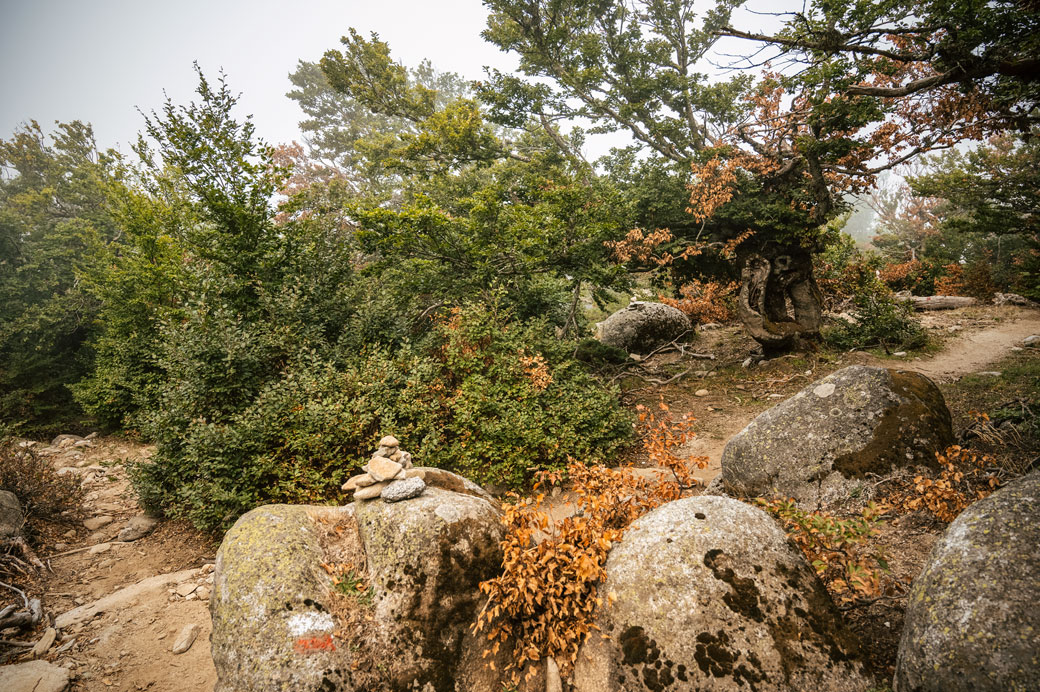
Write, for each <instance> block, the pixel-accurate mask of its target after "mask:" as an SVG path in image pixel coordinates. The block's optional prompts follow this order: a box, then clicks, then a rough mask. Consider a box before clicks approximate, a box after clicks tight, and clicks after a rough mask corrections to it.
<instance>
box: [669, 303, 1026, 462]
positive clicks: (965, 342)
mask: <svg viewBox="0 0 1040 692" xmlns="http://www.w3.org/2000/svg"><path fill="white" fill-rule="evenodd" d="M975 311H977V310H975V309H972V310H971V311H970V312H966V311H963V310H950V311H946V312H943V313H941V314H930V315H927V316H926V317H925V320H924V321H925V324H926V325H929V326H930V327H931V328H932V329H934V330H940V331H945V332H949V330H951V329H955V330H957V331H956V332H953V333H955V334H956V336H953V337H952V338H950V339H949V340H948V341H947V342H946V343H945V344H944V345H943V349H942V350H941V351H940V352H939V353H937V354H935V355H933V356H929V357H923V358H912V359H910V360H908V361H902V362H901V361H894V360H892V359H880V358H875V357H872V356H869V355H867V354H855V355H856V357H855V358H853V359H852V361H853V362H856V363H861V364H871V365H880V366H883V367H889V368H892V367H899V368H902V369H905V370H913V371H916V372H920V373H922V374H923V375H927V376H928V377H930V378H932V379H933V380H935V381H936V382H939V383H949V382H952V381H956V380H957V379H959V378H960V377H963V376H964V375H968V374H971V373H975V372H980V371H984V370H985V369H986V366H988V365H990V364H992V363H995V362H997V361H999V360H1000V359H1002V358H1004V357H1005V356H1007V355H1008V354H1009V353H1010V352H1011V349H1012V348H1014V347H1021V346H1022V340H1023V339H1025V338H1026V337H1028V336H1031V335H1033V334H1040V310H1028V309H1020V308H1002V309H999V310H998V311H997V317H996V318H995V319H998V320H1000V321H999V322H997V323H996V324H993V325H992V326H986V327H983V328H982V329H979V330H977V331H974V330H973V331H962V329H964V328H963V327H962V326H961V323H962V321H963V322H969V323H970V322H972V321H974V320H975V319H977V318H974V317H972V316H971V314H972V313H973V312H975ZM823 374H824V373H817V374H815V375H814V376H813V377H812V379H817V378H818V377H822V376H823ZM809 381H810V380H808V379H806V380H805V382H804V384H808V382H809ZM776 400H777V401H782V400H783V399H782V398H781V397H777V399H776ZM706 401H707V405H708V406H711V404H712V401H717V398H710V399H707V400H706ZM772 403H775V402H772ZM772 403H770V405H772ZM756 415H758V412H757V411H755V410H753V409H747V408H737V409H736V410H734V411H733V414H732V415H729V416H722V417H718V418H716V419H715V420H713V421H712V428H711V433H710V434H704V433H701V434H699V435H698V436H697V438H696V439H694V440H693V441H692V442H691V443H690V444H689V445H688V446H687V447H686V448H685V449H684V450H683V452H684V454H686V455H687V456H689V457H696V456H706V457H708V459H709V462H708V467H707V468H706V469H704V470H703V471H701V472H699V473H697V474H695V475H696V476H697V477H698V478H699V479H700V480H702V481H704V482H710V481H711V480H712V479H713V478H714V477H715V476H717V475H718V474H719V472H720V471H721V461H722V450H723V449H724V448H725V447H726V442H728V441H729V439H730V438H731V437H733V436H734V435H736V434H737V433H738V432H740V431H741V430H743V429H744V427H745V426H746V425H747V424H748V423H750V422H751V421H752V420H753V419H754V418H755V416H756Z"/></svg>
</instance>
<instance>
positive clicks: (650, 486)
mask: <svg viewBox="0 0 1040 692" xmlns="http://www.w3.org/2000/svg"><path fill="white" fill-rule="evenodd" d="M658 408H659V412H658V413H656V414H655V413H653V412H651V411H650V410H649V409H647V408H645V407H639V411H640V413H639V421H640V423H641V432H642V436H643V446H644V448H645V449H646V451H647V454H648V455H649V457H650V460H651V463H654V464H657V465H660V466H663V467H665V468H668V469H669V470H670V471H671V472H672V479H668V478H667V477H666V476H664V474H662V478H661V479H660V481H661V482H659V483H655V482H652V481H650V480H648V479H646V478H640V477H638V476H635V475H634V474H632V473H630V472H629V471H628V470H626V469H610V468H605V467H603V466H592V465H586V464H583V463H580V462H573V463H571V464H570V465H569V466H568V468H567V476H568V480H569V481H570V484H571V490H572V492H573V493H574V495H575V502H576V504H577V505H578V507H579V511H578V512H577V513H575V514H574V515H573V516H571V517H567V518H565V519H563V520H561V521H554V520H553V519H552V517H551V516H550V514H549V513H548V511H547V510H546V508H545V507H544V504H543V503H544V501H545V495H544V494H541V493H539V494H536V495H535V496H534V497H529V498H525V499H520V498H516V501H515V502H514V503H513V504H511V505H508V506H507V507H506V513H505V518H504V522H505V524H506V527H507V528H506V538H505V541H504V542H503V546H502V547H503V552H504V555H503V561H502V564H503V572H502V574H501V575H500V576H498V577H496V578H494V579H490V580H488V581H486V582H483V583H482V584H481V585H480V589H481V591H483V592H484V593H485V594H487V596H488V603H487V606H486V607H485V608H484V610H483V611H481V613H480V615H479V616H478V618H477V628H478V629H482V630H486V631H487V635H486V636H487V641H488V642H489V644H488V647H489V648H488V649H487V650H486V651H485V655H493V654H494V653H497V652H498V650H499V649H500V648H501V647H502V645H504V644H505V645H509V644H510V642H511V644H512V647H513V649H512V652H511V656H510V663H511V666H512V670H513V682H514V684H515V683H517V682H519V675H520V671H521V670H523V668H524V664H525V663H526V662H527V661H531V660H535V661H536V660H539V659H541V658H543V657H545V656H552V657H553V658H554V659H555V660H556V661H557V662H558V663H559V664H560V668H561V673H562V674H563V676H564V677H567V676H568V675H569V674H570V672H571V670H572V668H573V665H574V662H575V660H576V659H577V655H578V649H579V647H580V646H581V643H582V642H583V641H584V640H585V637H586V636H588V634H589V633H590V631H591V630H592V628H593V624H592V623H593V615H594V613H595V609H596V608H597V607H598V606H599V604H600V602H601V600H602V599H601V598H600V597H599V596H598V594H597V589H598V583H599V582H600V581H601V580H602V579H603V578H604V577H605V576H606V573H605V571H604V565H605V564H606V561H607V556H608V554H609V552H610V548H611V546H612V545H613V544H614V543H616V542H617V541H618V540H620V539H621V537H622V535H623V534H624V531H625V529H626V528H628V526H629V525H630V524H631V523H632V522H633V521H635V520H636V519H638V518H639V517H640V516H642V515H644V514H646V513H647V512H649V511H650V510H652V509H653V508H655V507H657V506H659V505H661V504H663V503H665V502H669V501H671V500H675V499H678V498H680V497H682V495H683V493H684V492H685V491H686V490H688V489H690V488H692V487H693V486H694V485H695V484H696V481H695V480H694V479H693V478H692V477H691V476H690V473H689V468H688V465H687V462H686V460H684V459H682V458H681V457H679V456H677V455H676V454H675V451H674V450H675V449H677V448H678V447H680V446H681V445H683V444H684V443H685V442H686V441H687V440H688V439H689V438H690V437H692V435H693V433H692V432H691V426H692V424H693V419H692V418H690V417H689V416H688V415H687V416H683V417H681V418H679V419H678V420H676V419H673V417H672V416H671V413H670V412H669V410H668V407H667V406H666V405H665V404H664V403H663V402H662V403H660V404H659V406H658ZM692 461H693V463H694V464H696V465H697V466H698V467H700V468H704V467H705V466H706V465H707V458H706V457H700V458H696V459H693V460H692ZM563 475H564V474H562V473H560V472H559V471H546V472H543V473H542V474H540V476H539V480H538V483H536V485H535V492H536V493H537V492H538V491H539V490H540V489H541V487H542V485H546V486H548V485H557V484H559V483H560V482H561V481H562V479H563Z"/></svg>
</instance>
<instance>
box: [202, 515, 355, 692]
mask: <svg viewBox="0 0 1040 692" xmlns="http://www.w3.org/2000/svg"><path fill="white" fill-rule="evenodd" d="M353 513H354V508H353V507H352V506H348V507H309V506H299V505H267V506H264V507H258V508H257V509H254V510H253V511H251V512H249V513H247V514H245V515H243V516H242V517H241V518H240V519H239V520H238V521H237V522H235V525H234V526H232V527H231V530H230V531H228V532H227V534H226V535H225V536H224V541H223V543H221V545H220V550H218V551H217V562H216V568H215V570H214V581H213V594H212V596H211V598H210V615H211V616H212V619H213V632H212V635H211V642H212V651H213V662H214V664H215V665H216V669H217V685H216V688H215V690H216V692H246V691H247V690H248V691H250V692H274V691H275V690H278V691H281V690H299V691H300V692H309V691H311V690H314V691H317V690H322V691H324V690H328V689H349V688H344V687H342V686H340V685H341V684H342V681H341V672H342V671H345V670H349V668H350V665H349V664H350V662H351V661H350V656H351V653H350V651H349V650H347V649H345V648H344V647H337V646H336V644H335V642H334V641H333V638H332V634H333V631H334V630H335V627H336V625H335V622H334V620H333V617H332V615H331V614H330V613H329V598H330V588H331V577H330V576H329V575H328V574H327V573H326V571H325V570H324V569H323V568H322V566H321V564H322V562H323V557H324V552H323V549H322V546H321V545H320V542H319V536H318V533H317V529H316V524H315V519H316V518H318V517H322V516H324V517H328V518H330V519H332V520H336V519H341V518H349V517H351V516H352V515H353Z"/></svg>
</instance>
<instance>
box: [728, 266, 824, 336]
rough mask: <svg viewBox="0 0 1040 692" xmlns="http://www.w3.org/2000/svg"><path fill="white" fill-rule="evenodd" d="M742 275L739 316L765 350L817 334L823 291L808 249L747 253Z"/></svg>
mask: <svg viewBox="0 0 1040 692" xmlns="http://www.w3.org/2000/svg"><path fill="white" fill-rule="evenodd" d="M785 250H786V251H785ZM740 278H741V285H740V297H739V301H738V307H737V314H738V315H739V317H740V320H741V321H742V322H743V323H744V326H745V327H747V330H748V332H749V333H750V334H751V336H752V337H753V338H754V339H755V341H757V342H758V343H760V344H762V348H763V349H764V350H766V351H778V350H784V349H788V348H791V347H792V346H794V345H795V343H796V342H797V340H798V339H816V338H818V337H819V335H820V325H821V324H822V322H823V295H822V294H821V293H820V289H819V287H817V285H816V279H815V278H814V276H813V267H812V256H811V255H810V254H809V253H808V252H806V251H805V250H803V249H801V248H796V249H793V250H792V249H790V248H786V249H776V248H773V249H771V250H767V249H763V250H760V251H759V252H757V253H753V254H751V255H748V256H747V258H746V259H745V261H744V267H743V269H742V271H741V276H740Z"/></svg>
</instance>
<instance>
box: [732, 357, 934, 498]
mask: <svg viewBox="0 0 1040 692" xmlns="http://www.w3.org/2000/svg"><path fill="white" fill-rule="evenodd" d="M952 442H953V431H952V427H951V422H950V411H949V409H947V408H946V402H945V400H944V399H943V396H942V392H940V391H939V388H938V387H936V386H935V384H934V383H932V381H931V380H929V379H928V378H927V377H925V376H924V375H921V374H919V373H915V372H908V371H902V370H888V369H885V368H875V367H869V366H864V365H854V366H851V367H848V368H844V369H842V370H839V371H837V372H835V373H833V374H831V375H828V376H827V377H824V378H823V379H821V380H818V381H816V382H814V383H812V384H810V385H809V386H808V387H806V388H805V389H803V390H802V391H800V392H798V393H797V394H795V395H794V396H793V397H791V398H790V399H788V400H787V401H784V402H782V403H780V404H777V405H776V406H774V407H773V408H771V409H769V410H768V411H765V412H764V413H762V414H761V415H759V416H758V417H757V418H755V419H754V420H753V421H751V422H750V423H749V424H748V425H747V427H745V428H744V429H743V430H741V431H740V432H739V433H737V434H736V435H735V436H734V437H733V438H732V439H731V440H730V441H729V442H728V443H727V444H726V448H725V449H724V450H723V452H722V474H721V477H722V484H723V487H724V488H725V490H726V491H727V492H728V493H731V494H736V495H744V496H756V495H764V496H772V495H778V496H782V497H793V498H794V499H795V500H796V501H798V503H799V504H800V505H802V506H803V507H808V508H811V509H815V508H816V507H817V506H818V505H822V504H830V503H832V502H836V501H842V500H844V499H846V498H847V497H848V495H849V493H850V492H851V491H852V490H853V489H854V488H856V487H858V486H860V485H861V484H862V479H863V478H864V477H865V475H866V474H867V473H876V474H884V473H887V472H890V471H892V470H893V469H895V468H900V467H907V466H916V465H928V466H934V465H935V463H936V461H935V452H936V451H941V450H942V449H945V448H946V447H947V446H948V445H950V444H952Z"/></svg>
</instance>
